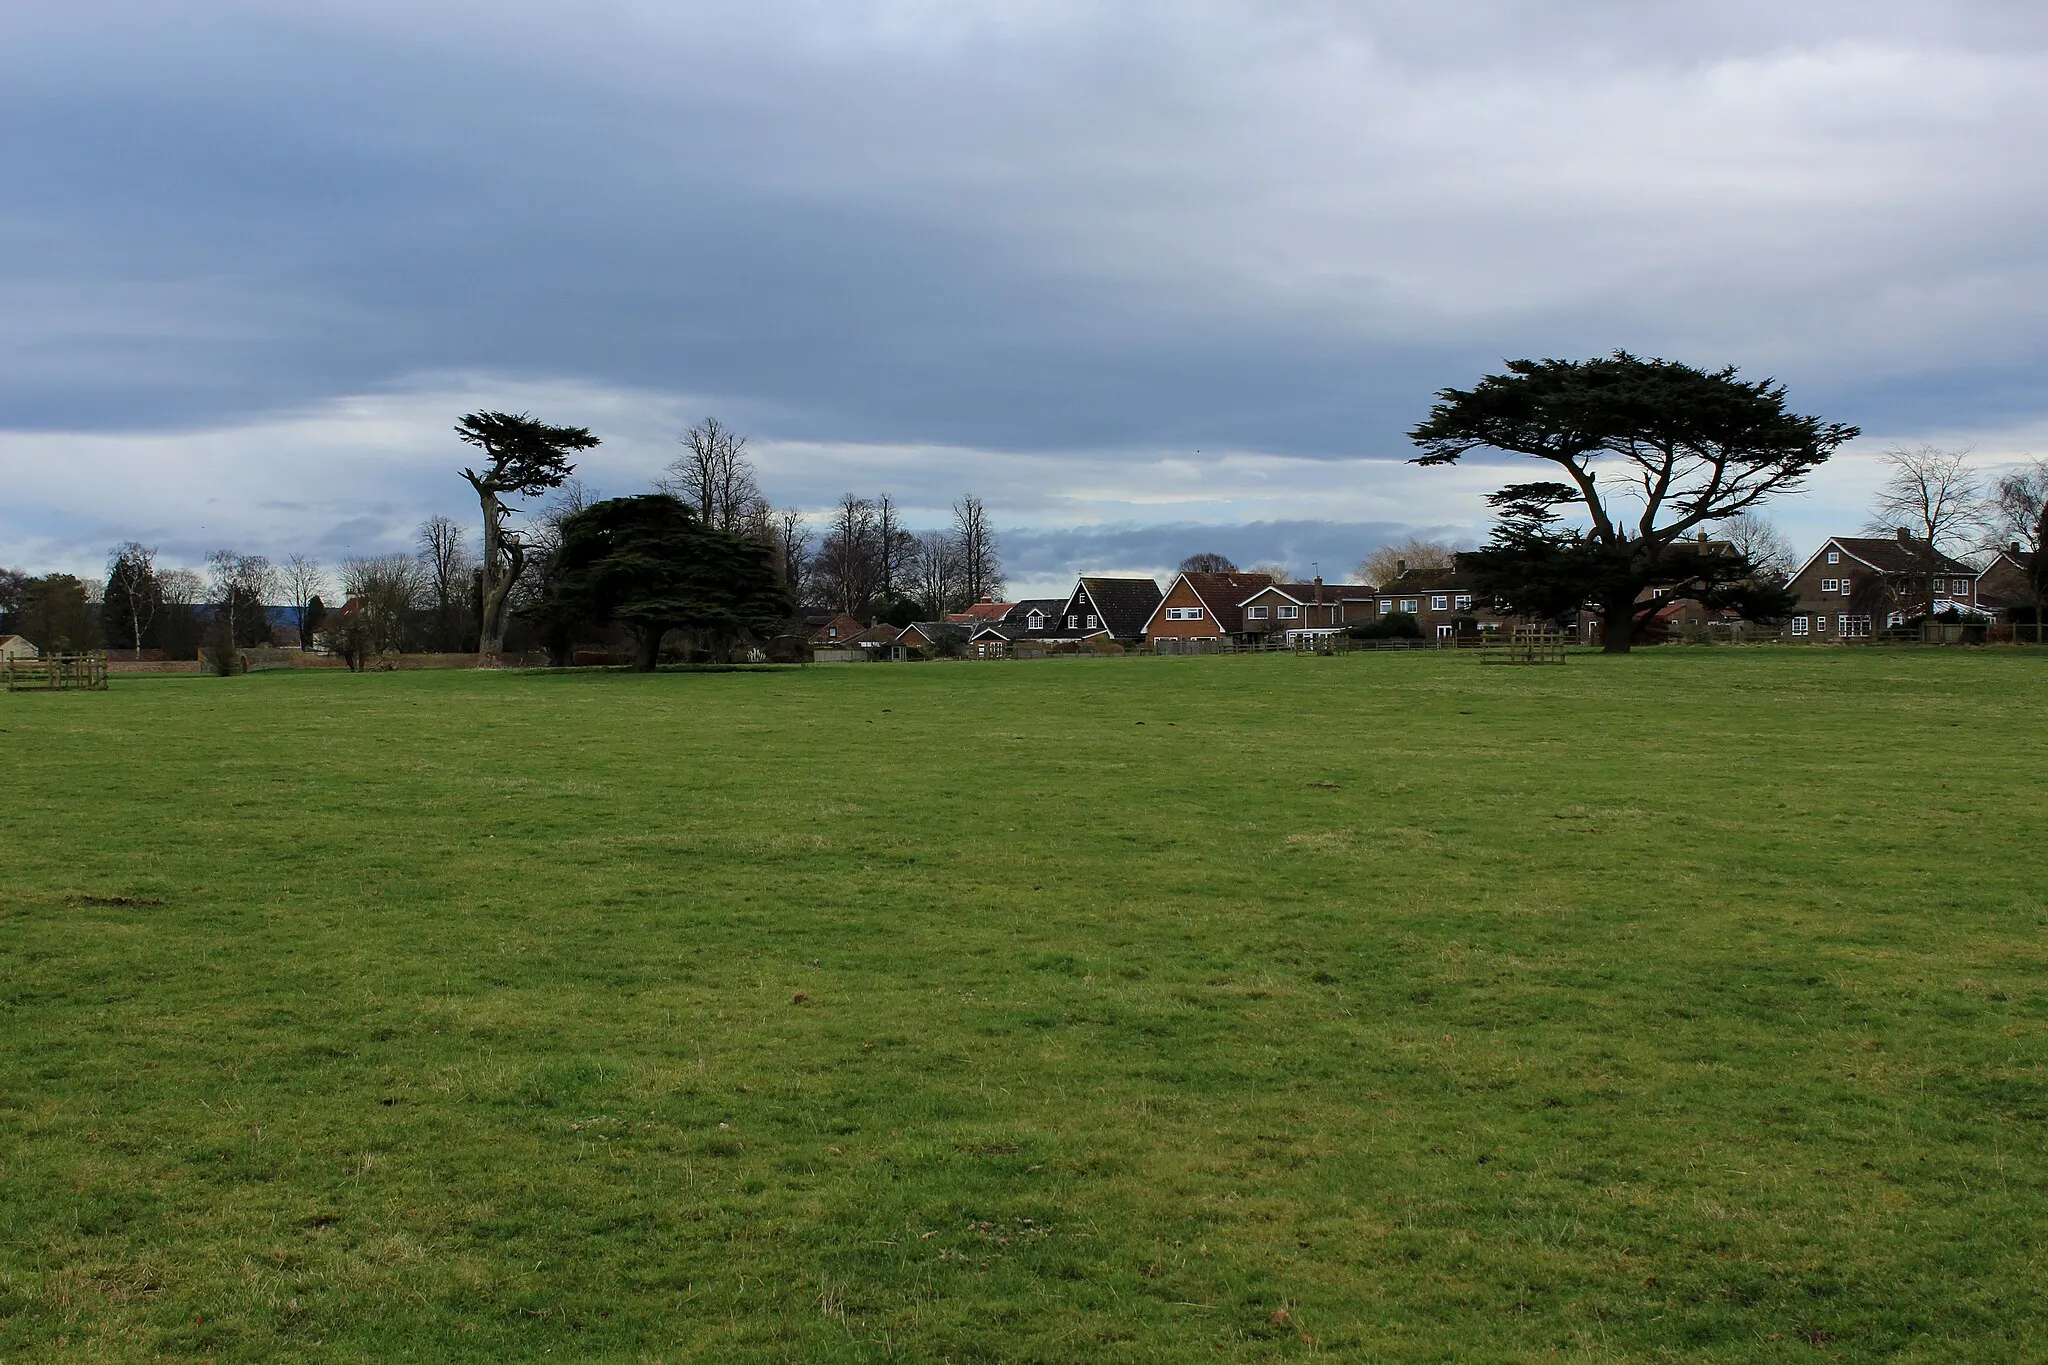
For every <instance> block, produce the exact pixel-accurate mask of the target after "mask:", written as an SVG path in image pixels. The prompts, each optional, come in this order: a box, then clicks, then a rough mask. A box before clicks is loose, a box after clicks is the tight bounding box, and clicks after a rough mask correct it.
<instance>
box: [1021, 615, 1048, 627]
mask: <svg viewBox="0 0 2048 1365" xmlns="http://www.w3.org/2000/svg"><path fill="white" fill-rule="evenodd" d="M1024 628H1025V629H1026V630H1044V629H1045V613H1044V612H1042V611H1034V612H1032V613H1031V614H1030V615H1029V616H1026V617H1025V618H1024Z"/></svg>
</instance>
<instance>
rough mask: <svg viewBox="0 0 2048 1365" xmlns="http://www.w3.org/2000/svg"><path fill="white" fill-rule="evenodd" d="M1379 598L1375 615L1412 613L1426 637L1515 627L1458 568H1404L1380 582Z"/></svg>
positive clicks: (1449, 636)
mask: <svg viewBox="0 0 2048 1365" xmlns="http://www.w3.org/2000/svg"><path fill="white" fill-rule="evenodd" d="M1378 602H1379V608H1378V610H1377V611H1376V612H1375V613H1374V614H1373V619H1375V620H1380V619H1384V618H1385V617H1388V616H1392V615H1394V614H1395V613H1396V612H1400V613H1402V614H1404V615H1408V616H1412V617H1414V618H1415V622H1416V624H1417V625H1419V626H1420V627H1421V628H1422V638H1423V639H1425V640H1448V639H1450V638H1451V637H1453V636H1455V635H1458V634H1461V633H1471V632H1481V631H1489V632H1490V631H1496V630H1499V629H1501V627H1502V626H1504V625H1506V626H1509V627H1510V628H1512V621H1513V618H1512V617H1507V616H1502V615H1500V614H1499V613H1498V612H1496V611H1494V610H1493V604H1492V603H1491V602H1490V601H1488V600H1487V599H1486V597H1485V596H1484V595H1483V594H1481V593H1480V592H1479V591H1478V589H1476V588H1475V587H1474V586H1473V584H1472V580H1471V579H1469V578H1467V577H1466V576H1465V575H1464V574H1461V573H1459V572H1458V571H1457V570H1456V569H1403V570H1402V571H1401V572H1400V573H1398V574H1396V575H1395V576H1394V577H1393V578H1392V579H1391V580H1390V581H1388V582H1386V583H1383V584H1381V585H1380V589H1379V594H1378Z"/></svg>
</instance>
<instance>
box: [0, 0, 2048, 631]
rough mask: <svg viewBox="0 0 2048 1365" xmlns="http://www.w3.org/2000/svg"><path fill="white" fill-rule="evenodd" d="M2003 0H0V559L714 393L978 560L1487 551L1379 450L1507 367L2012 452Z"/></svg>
mask: <svg viewBox="0 0 2048 1365" xmlns="http://www.w3.org/2000/svg"><path fill="white" fill-rule="evenodd" d="M2043 127H2048V7H2044V6H2041V5H2039V4H2037V3H2035V4H2021V3H1990V2H1989V0H1986V2H1983V3H1948V4H1944V3H1936V2H1934V0H1928V2H1926V3H1912V4H1908V3H1896V2H1893V0H1855V2H1854V3H1849V2H1848V0H1840V2H1838V0H1802V3H1800V4H1798V5H1786V4H1784V3H1782V0H1774V2H1773V3H1751V0H1725V2H1724V3H1719V4H1716V5H1712V6H1704V5H1699V4H1697V3H1691V2H1690V0H1579V2H1578V3H1546V2H1545V0H1427V3H1422V2H1420V0H1418V2H1417V3H1406V2H1395V3H1380V4H1370V3H1326V2H1324V0H1257V3H1227V2H1225V0H1180V2H1179V3H1173V4H1164V3H1152V2H1151V0H1106V2H1105V3H1086V2H1084V0H982V2H980V3H977V2H976V0H811V2H809V3H799V2H796V0H749V3H744V4H742V3H727V4H702V3H692V0H660V2H659V3H656V2H655V0H636V2H633V3H627V2H625V0H582V2H581V3H578V4H575V5H568V4H558V5H541V4H532V3H526V0H492V3H483V2H482V0H438V2H437V0H406V2H405V3H397V2H396V0H349V2H348V3H338V2H332V3H331V2H330V0H295V3H293V4H291V5H279V4H276V3H250V2H237V0H182V3H180V4H178V5H164V4H161V3H157V2H155V0H150V2H147V3H145V2H143V0H69V3H66V4H64V5H54V4H40V5H38V4H25V3H24V4H13V5H0V564H7V565H13V566H17V567H24V568H30V569H35V570H48V569H64V570H69V571H72V572H78V573H82V574H91V573H96V572H99V571H100V570H101V569H102V566H103V565H104V562H105V558H106V552H107V549H108V548H109V547H110V546H112V545H113V544H115V543H117V542H119V541H123V540H129V539H138V540H142V541H144V542H146V543H151V544H156V545H158V546H160V547H161V549H162V553H163V556H164V558H165V560H166V561H167V562H173V563H177V562H183V563H194V562H197V561H198V560H200V559H201V558H202V557H203V556H204V555H205V554H206V553H207V552H208V551H211V550H214V549H219V548H232V549H235V550H237V551H240V552H243V553H264V554H269V555H271V556H273V557H277V558H282V557H283V556H284V555H287V554H290V553H293V552H295V551H297V552H305V553H311V554H316V555H319V556H320V557H322V558H323V559H324V560H326V561H328V562H330V563H332V562H335V561H338V560H339V559H341V558H343V557H345V556H349V555H362V554H376V553H383V552H388V551H390V550H394V549H403V548H407V547H408V546H409V545H410V543H411V539H412V535H413V530H414V528H415V527H416V526H417V524H418V522H419V521H420V520H421V519H423V518H424V517H426V516H429V515H433V514H435V513H446V514H449V515H453V516H457V517H462V518H464V519H471V518H473V517H474V513H475V508H474V501H473V498H472V497H471V496H470V493H469V489H468V486H467V485H466V484H464V483H463V482H462V480H461V478H460V476H459V473H458V470H459V468H460V467H461V466H462V465H463V464H464V463H465V460H464V455H465V454H466V453H467V452H466V449H465V448H464V447H462V446H460V445H459V444H458V443H457V442H456V440H455V438H454V436H453V432H452V426H453V423H454V421H455V419H456V418H457V417H459V416H460V415H461V414H462V413H464V412H466V411H469V410H472V409H475V408H479V407H491V408H503V409H508V410H513V411H530V412H532V413H533V414H534V415H536V416H538V417H541V418H544V419H546V420H548V421H553V422H568V423H576V424H581V425H587V426H589V427H591V428H592V429H593V430H594V431H595V432H596V433H597V434H598V435H599V436H600V437H601V438H602V439H603V441H604V444H603V445H602V446H601V447H600V448H599V449H597V450H596V451H593V452H591V453H590V455H589V457H588V458H587V459H586V460H585V461H584V462H583V465H582V468H581V474H582V476H583V477H584V479H585V482H586V484H587V485H588V486H589V487H590V488H592V489H594V490H596V491H597V492H599V493H603V494H614V493H626V492H634V491H639V490H641V489H643V488H645V487H647V486H648V484H649V482H650V481H651V480H652V479H653V478H654V477H655V476H656V475H657V474H658V473H659V471H660V469H661V467H662V466H663V464H665V463H666V462H667V461H668V460H669V459H670V458H672V457H673V455H674V453H675V451H676V438H677V436H678V434H679V433H680V432H681V431H682V430H683V428H685V427H686V426H688V425H689V424H691V423H692V422H695V421H697V420H699V419H701V418H702V417H704V416H706V415H716V416H718V417H719V418H720V419H721V420H723V421H725V422H726V423H728V424H729V425H731V426H733V427H736V428H737V429H739V430H740V431H742V432H745V433H747V434H748V435H749V437H750V445H749V449H750V450H751V451H752V452H753V454H754V457H755V460H756V463H757V465H758V468H759V471H760V476H761V480H762V483H763V486H764V489H765V491H766V492H767V493H768V494H769V495H770V496H771V497H772V498H773V499H774V500H775V502H776V503H777V504H778V505H783V506H796V507H801V508H806V509H812V510H818V511H822V509H824V508H825V507H827V506H828V505H829V504H830V503H831V502H832V501H833V500H835V499H836V498H837V497H838V496H839V495H840V494H842V493H845V492H848V491H856V492H860V493H864V494H870V495H872V494H875V493H881V492H887V493H889V494H890V495H891V496H892V497H893V498H894V499H895V500H896V501H897V503H898V504H899V505H900V506H901V507H902V508H903V509H904V511H905V517H906V521H907V522H908V523H909V524H911V525H913V526H927V525H938V524H941V523H942V522H943V521H944V520H945V517H946V514H947V508H948V507H949V506H950V505H951V504H952V502H953V501H954V499H956V498H958V497H959V496H961V495H962V494H965V493H973V494H975V495H977V496H979V497H981V498H982V499H983V500H984V502H985V503H986V505H987V506H988V508H989V510H990V512H991V515H992V516H993V518H994V521H995V524H996V526H997V528H998V530H999V533H1000V537H1001V545H1002V549H1003V551H1004V558H1005V562H1006V566H1007V567H1008V569H1009V570H1010V576H1011V579H1012V583H1013V586H1014V587H1015V588H1016V589H1017V590H1018V591H1019V592H1021V593H1031V592H1042V593H1054V592H1063V591H1064V590H1065V588H1066V586H1067V585H1068V583H1069V582H1070V581H1071V577H1072V575H1073V574H1074V573H1076V572H1080V571H1083V570H1086V571H1091V572H1119V571H1128V572H1154V573H1163V572H1164V571H1166V570H1169V569H1170V568H1171V567H1172V565H1174V564H1175V563H1177V562H1178V561H1179V560H1180V559H1181V558H1182V557H1183V556H1184V555H1186V554H1189V553H1192V552H1194V551H1197V550H1212V549H1213V550H1219V551H1221V552H1223V553H1225V554H1228V555H1230V556H1232V557H1233V558H1235V559H1237V560H1238V561H1239V562H1240V563H1250V562H1254V561H1279V562H1282V563H1285V564H1286V565H1288V566H1289V567H1290V568H1293V569H1295V570H1297V571H1301V572H1309V571H1320V572H1322V573H1324V574H1325V575H1326V576H1330V577H1336V576H1339V575H1342V574H1345V573H1346V572H1348V570H1349V569H1350V567H1351V566H1352V565H1353V564H1355V563H1356V562H1357V561H1358V560H1359V559H1360V558H1362V557H1363V556H1364V555H1365V554H1366V553H1367V552H1368V551H1369V550H1371V549H1372V548H1374V547H1375V546H1376V545H1378V544H1381V543H1384V542H1387V541H1390V540H1395V539H1399V538H1402V537H1405V536H1408V535H1421V536H1426V537H1435V538H1442V539H1448V540H1452V541H1455V542H1465V543H1476V542H1478V541H1480V540H1482V539H1484V537H1485V534H1486V528H1487V517H1486V509H1485V506H1484V502H1483V497H1484V494H1485V493H1486V492H1487V491H1488V490H1489V489H1491V488H1492V487H1494V486H1495V485H1497V484H1499V483H1502V482H1506V481H1508V478H1509V474H1508V471H1507V470H1506V469H1505V468H1504V467H1503V466H1501V465H1498V464H1495V465H1489V464H1487V463H1486V462H1484V461H1481V462H1478V463H1475V464H1470V465H1465V466H1460V467H1456V468H1448V469H1446V468H1434V469H1422V468H1418V467H1416V466H1414V465H1412V464H1409V463H1407V461H1408V459H1409V458H1410V456H1411V455H1412V454H1413V453H1414V452H1413V451H1412V450H1411V449H1410V447H1409V446H1408V443H1407V442H1406V439H1405V437H1404V433H1405V432H1406V431H1407V430H1408V429H1409V428H1410V427H1411V426H1413V425H1414V424H1415V423H1416V422H1417V421H1418V420H1420V418H1421V417H1422V416H1423V415H1424V413H1425V412H1426V411H1427V409H1428V407H1429V404H1430V401H1431V398H1432V395H1433V394H1434V393H1435V392H1436V391H1437V390H1439V389H1442V388H1444V387H1446V386H1465V385H1469V384H1470V383H1472V382H1473V381H1475V380H1476V379H1478V378H1479V377H1480V376H1481V375H1483V374H1485V373H1487V372H1489V371H1491V370H1497V369H1498V368H1499V366H1500V364H1501V362H1502V361H1503V360H1504V359H1507V358H1512V357H1520V356H1563V357H1586V356H1591V355H1596V354H1602V353H1605V352H1608V351H1612V350H1614V349H1617V348H1626V349H1629V350H1632V351H1636V352H1638V353H1642V354H1648V355H1657V356H1665V357H1669V358H1672V359H1677V360H1684V361H1688V362H1690V363H1694V364H1699V365H1705V366H1713V367H1718V366H1721V365H1724V364H1734V365H1737V366H1740V367H1741V369H1742V371H1743V373H1744V374H1745V375H1747V376H1752V377H1764V376H1773V377H1775V378H1777V379H1778V380H1780V381H1781V382H1783V383H1784V384H1786V385H1787V386H1788V388H1789V391H1790V402H1791V405H1792V406H1793V407H1794V408H1795V409H1796V410H1798V411H1802V412H1810V413H1817V414H1819V415H1821V416H1824V417H1826V418H1828V419H1830V420H1835V421H1844V422H1852V423H1855V424H1856V425H1858V426H1860V427H1861V428H1862V429H1863V431H1864V433H1865V434H1864V436H1863V437H1862V438H1861V439H1860V440H1859V441H1858V442H1856V443H1855V444H1854V445H1853V446H1852V447H1850V448H1848V449H1847V450H1846V451H1844V452H1843V453H1842V454H1840V455H1838V456H1837V457H1836V459H1835V460H1834V461H1833V462H1831V463H1830V464H1829V465H1828V466H1826V467H1825V468H1824V469H1823V470H1822V471H1821V472H1820V473H1819V474H1818V475H1817V476H1816V477H1815V478H1814V480H1813V481H1812V483H1811V486H1810V488H1809V489H1808V490H1807V491H1806V492H1804V493H1802V494H1800V495H1797V496H1795V497H1791V498H1787V499H1785V500H1783V501H1782V502H1780V503H1778V504H1776V505H1774V506H1772V507H1771V508H1770V509H1768V515H1770V516H1771V517H1772V518H1773V519H1774V520H1776V521H1777V522H1778V523H1779V525H1780V526H1781V527H1782V528H1783V529H1784V530H1785V531H1786V532H1787V533H1788V534H1789V535H1790V537H1791V539H1792V540H1793V542H1794V544H1795V545H1796V546H1798V547H1799V548H1801V549H1803V550H1808V549H1811V548H1813V547H1814V545H1815V544H1816V543H1817V542H1818V540H1819V539H1820V538H1821V537H1823V536H1826V535H1829V534H1835V533H1850V532H1854V531H1856V530H1857V529H1858V528H1860V527H1861V525H1862V523H1863V521H1864V519H1865V511H1864V508H1865V506H1866V505H1867V503H1868V501H1869V497H1870V492H1871V489H1872V488H1873V486H1874V485H1875V483H1876V481H1877V478H1878V476H1879V468H1878V464H1877V460H1878V457H1879V455H1880V453H1881V452H1882V451H1883V450H1884V449H1885V448H1887V447H1888V446H1892V445H1902V444H1903V445H1917V444H1920V443H1923V442H1932V443H1934V444H1938V445H1943V446H1950V447H1970V448H1972V449H1974V450H1975V452H1976V458H1977V459H1978V461H1979V462H1980V464H1982V465H1983V466H1984V467H1985V468H1986V469H1987V470H1992V471H1994V472H1995V470H1996V469H1997V468H1998V467H2000V466H2001V465H2003V464H2006V463H2009V462H2012V461H2015V460H2017V459H2019V458H2021V457H2022V456H2023V455H2027V454H2030V453H2044V454H2048V372H2044V367H2043V361H2044V358H2048V308H2044V301H2048V289H2044V286H2048V247H2044V243H2048V237H2044V235H2043V233H2042V231H2041V227H2040V224H2041V223H2042V221H2043V220H2044V217H2048V175H2044V171H2048V139H2043V138H2042V137H2040V136H2039V132H2040V130H2041V129H2042V128H2043Z"/></svg>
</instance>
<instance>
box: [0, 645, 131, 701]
mask: <svg viewBox="0 0 2048 1365" xmlns="http://www.w3.org/2000/svg"><path fill="white" fill-rule="evenodd" d="M5 671H6V676H7V690H8V691H9V692H104V691H106V690H107V656H106V655H105V654H103V653H96V654H46V655H44V656H43V657H42V658H40V659H9V660H8V661H7V664H6V670H5Z"/></svg>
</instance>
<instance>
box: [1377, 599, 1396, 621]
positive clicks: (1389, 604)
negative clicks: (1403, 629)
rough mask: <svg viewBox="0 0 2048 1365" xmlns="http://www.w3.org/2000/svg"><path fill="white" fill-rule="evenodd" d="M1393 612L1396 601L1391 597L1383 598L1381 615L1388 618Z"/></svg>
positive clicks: (1381, 600)
mask: <svg viewBox="0 0 2048 1365" xmlns="http://www.w3.org/2000/svg"><path fill="white" fill-rule="evenodd" d="M1393 611H1394V599H1393V598H1391V597H1382V598H1381V599H1380V615H1382V616H1387V615H1390V614H1391V613H1392V612H1393Z"/></svg>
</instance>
